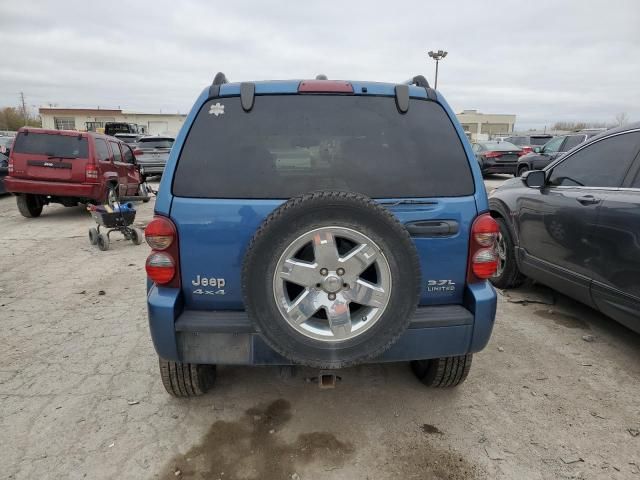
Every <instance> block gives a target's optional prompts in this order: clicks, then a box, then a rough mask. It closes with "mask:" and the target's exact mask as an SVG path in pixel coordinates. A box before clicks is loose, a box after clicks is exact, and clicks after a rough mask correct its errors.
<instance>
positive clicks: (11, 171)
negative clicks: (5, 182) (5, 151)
mask: <svg viewBox="0 0 640 480" xmlns="http://www.w3.org/2000/svg"><path fill="white" fill-rule="evenodd" d="M8 171H9V175H11V174H12V173H13V158H12V157H9V166H8Z"/></svg>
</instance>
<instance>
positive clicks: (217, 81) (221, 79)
mask: <svg viewBox="0 0 640 480" xmlns="http://www.w3.org/2000/svg"><path fill="white" fill-rule="evenodd" d="M223 83H229V80H227V77H226V76H225V74H224V73H222V72H218V73H216V76H215V77H213V85H222V84H223Z"/></svg>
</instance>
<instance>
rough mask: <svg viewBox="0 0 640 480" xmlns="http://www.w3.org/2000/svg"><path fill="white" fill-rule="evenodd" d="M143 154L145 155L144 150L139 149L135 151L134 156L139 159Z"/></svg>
mask: <svg viewBox="0 0 640 480" xmlns="http://www.w3.org/2000/svg"><path fill="white" fill-rule="evenodd" d="M143 153H144V152H143V151H142V150H140V149H139V148H136V149H135V150H134V151H133V154H134V155H135V156H136V157H139V156H140V155H142V154H143Z"/></svg>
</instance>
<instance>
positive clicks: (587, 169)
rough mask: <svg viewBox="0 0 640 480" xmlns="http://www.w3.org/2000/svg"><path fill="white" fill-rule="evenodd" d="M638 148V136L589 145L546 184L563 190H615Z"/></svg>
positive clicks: (552, 173) (624, 135)
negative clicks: (571, 187)
mask: <svg viewBox="0 0 640 480" xmlns="http://www.w3.org/2000/svg"><path fill="white" fill-rule="evenodd" d="M638 148H640V132H631V133H625V134H622V135H616V136H613V137H609V138H605V139H603V140H600V141H599V142H595V143H592V144H591V145H588V146H586V147H585V148H583V149H581V150H579V151H577V152H576V153H574V154H573V155H570V156H569V157H567V158H566V159H565V160H564V161H563V162H561V163H559V164H557V165H556V166H555V167H554V168H553V170H552V171H551V175H550V176H549V183H550V184H551V185H556V186H559V185H563V186H585V187H619V186H620V185H621V184H622V180H623V179H624V176H625V175H626V173H627V170H628V169H629V166H630V165H631V162H632V161H633V159H634V157H635V156H636V153H637V152H638Z"/></svg>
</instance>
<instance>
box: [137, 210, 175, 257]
mask: <svg viewBox="0 0 640 480" xmlns="http://www.w3.org/2000/svg"><path fill="white" fill-rule="evenodd" d="M144 237H145V239H146V240H147V243H148V244H149V246H150V247H151V248H153V249H154V250H166V249H167V248H169V247H170V246H171V244H172V243H173V240H174V239H175V237H176V227H175V226H174V225H173V222H172V221H171V220H169V219H168V218H166V217H158V216H157V217H155V218H154V219H153V220H152V221H151V223H149V225H147V228H145V229H144Z"/></svg>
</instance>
